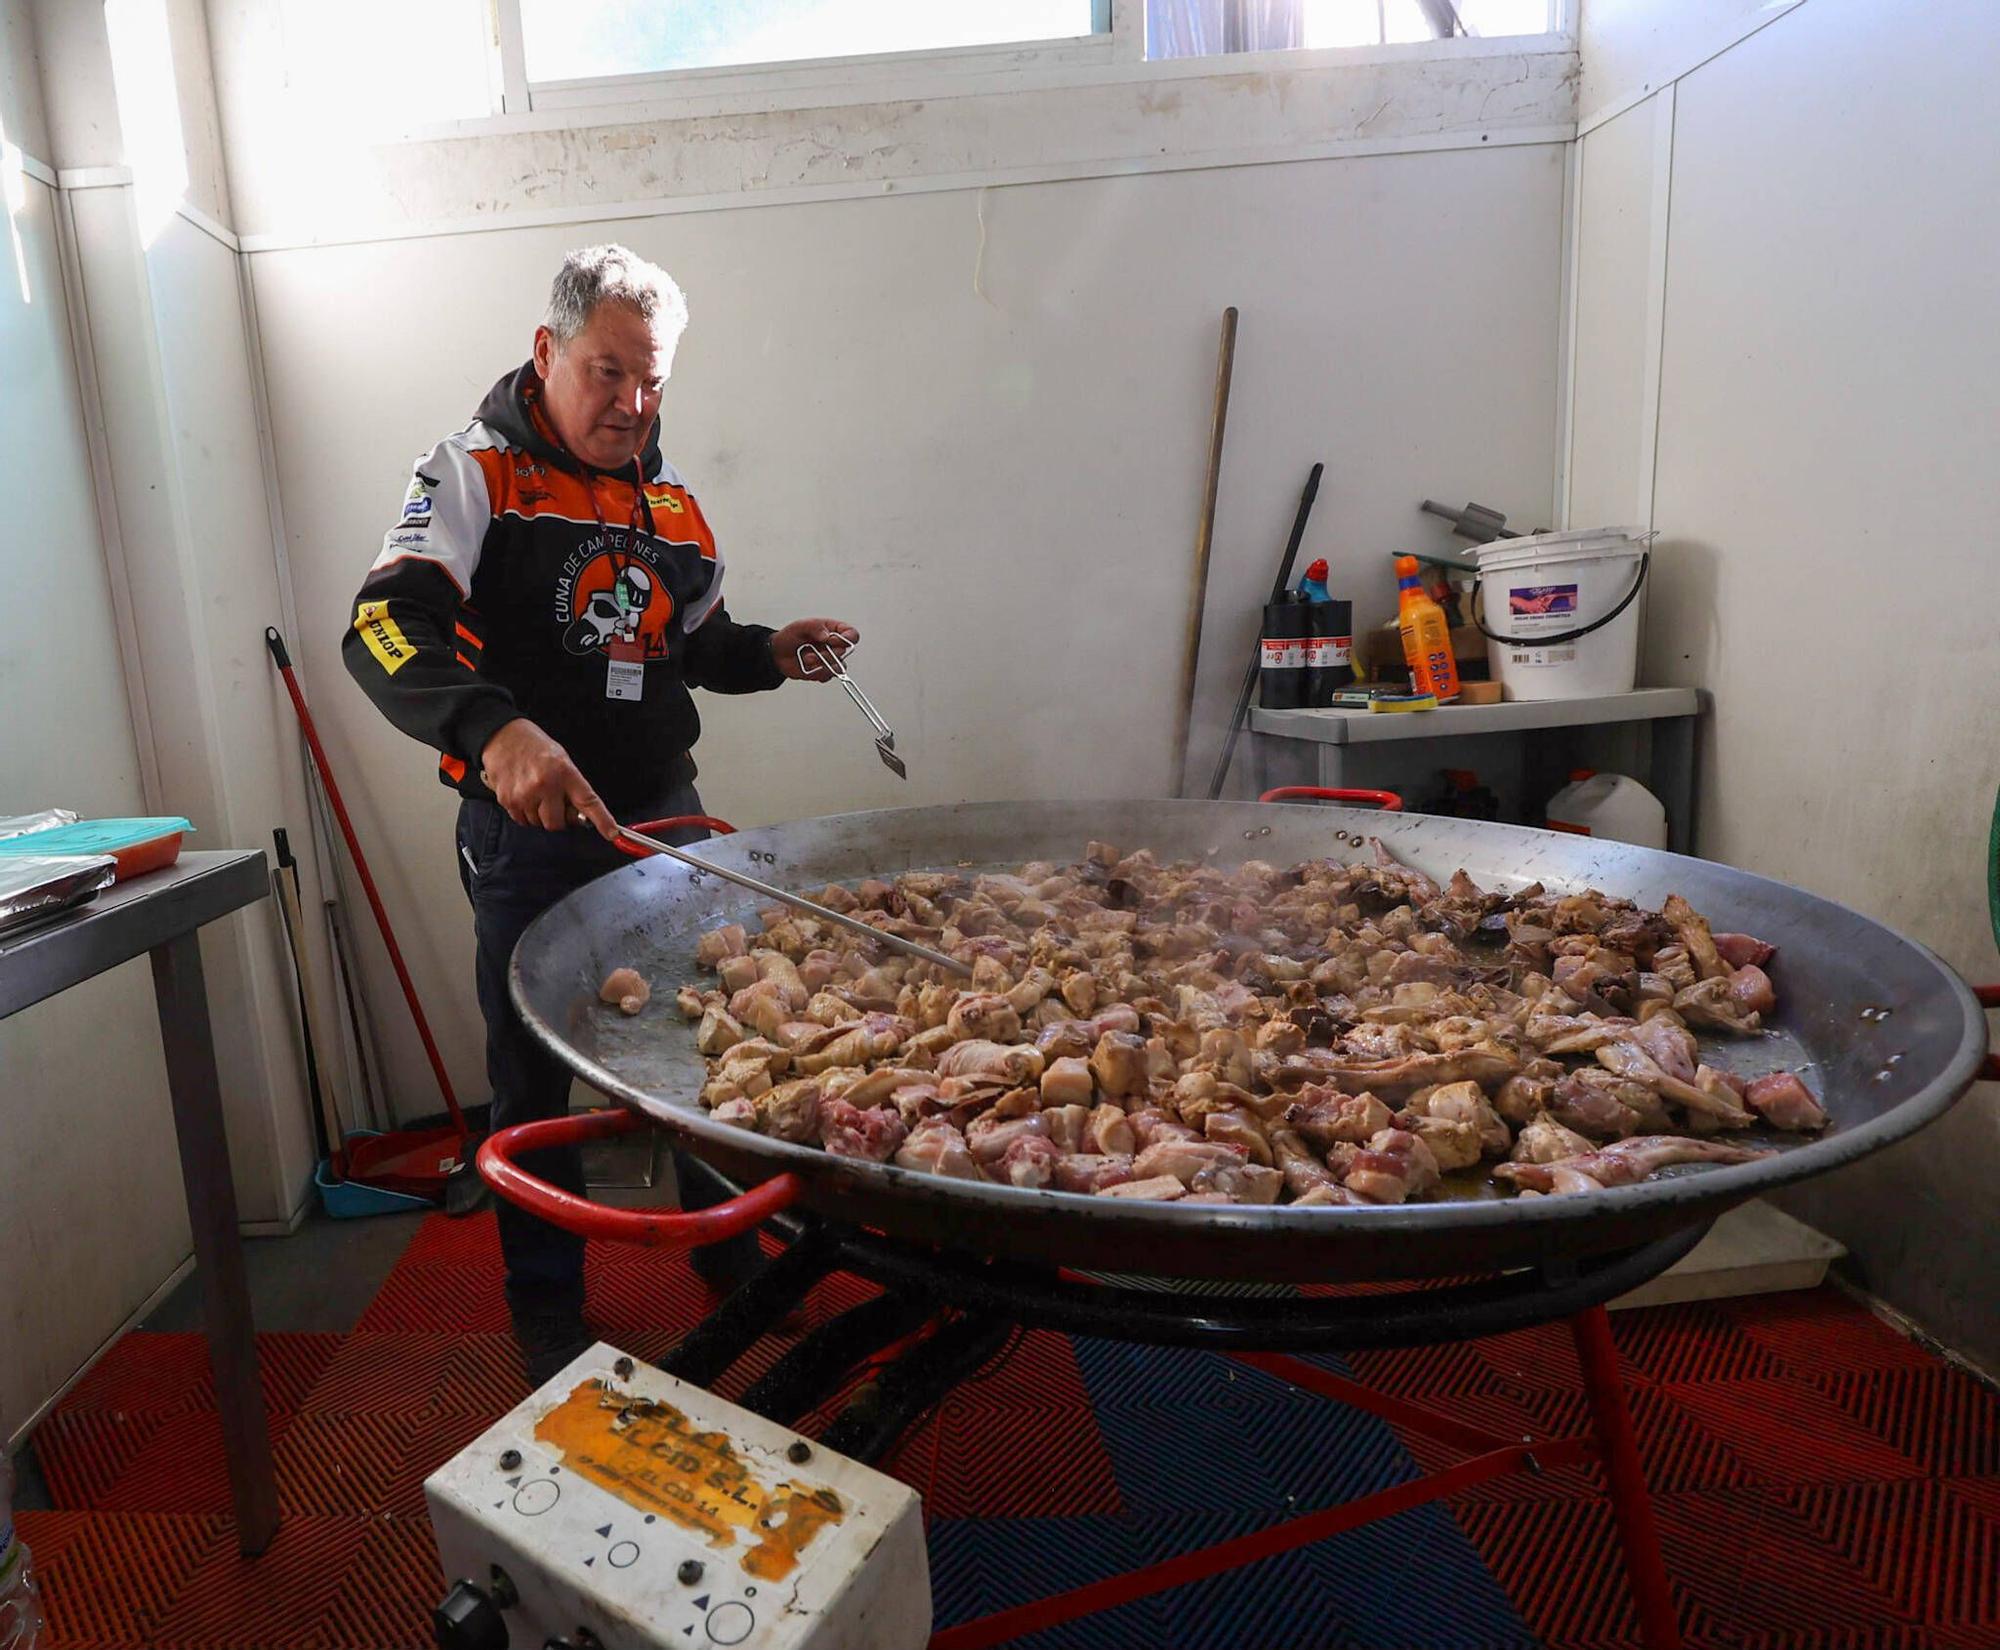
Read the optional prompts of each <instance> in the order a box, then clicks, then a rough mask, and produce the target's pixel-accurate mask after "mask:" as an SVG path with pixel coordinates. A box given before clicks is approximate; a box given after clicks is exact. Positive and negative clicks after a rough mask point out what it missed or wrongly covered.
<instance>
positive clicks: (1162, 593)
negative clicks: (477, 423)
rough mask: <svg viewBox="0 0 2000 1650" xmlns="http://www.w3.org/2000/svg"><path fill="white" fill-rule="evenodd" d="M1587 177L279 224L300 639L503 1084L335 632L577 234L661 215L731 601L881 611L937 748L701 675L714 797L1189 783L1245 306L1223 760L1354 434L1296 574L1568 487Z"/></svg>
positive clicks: (1520, 160)
mask: <svg viewBox="0 0 2000 1650" xmlns="http://www.w3.org/2000/svg"><path fill="white" fill-rule="evenodd" d="M1561 209H1562V176H1561V159H1560V151H1559V150H1558V149H1557V148H1555V147H1553V146H1544V147H1534V148H1531V147H1517V148H1509V149H1504V150H1492V151H1485V152H1480V151H1457V152H1449V153H1439V154H1429V155H1405V156H1389V157H1378V158H1371V159H1365V160H1341V161H1326V162H1311V163H1301V164H1296V165H1283V166H1261V167H1254V168H1239V169H1226V170H1214V171H1206V172H1186V173H1172V174H1157V175H1152V176H1145V177H1136V178H1122V179H1110V180H1101V181H1095V182H1077V183H1064V184H1049V185H1035V186H1028V187H1022V188H1014V189H998V190H993V191H990V192H988V193H986V194H984V195H983V196H982V195H980V194H978V193H974V192H961V193H953V194H937V195H925V196H911V197H906V198H900V199H898V198H891V199H886V200H868V201H843V202H834V203H826V204H815V205H799V206H783V207H771V208H764V209H757V210H749V211H733V212H714V213H699V214H686V215H680V216H675V217H670V218H655V219H646V220H628V221H624V222H605V223H602V224H594V225H590V226H588V227H586V228H580V229H579V228H571V229H557V228H543V229H520V230H511V231H505V232H499V233H492V234H484V235H465V236H454V237H448V238H441V239H436V240H411V241H397V242H390V243H384V244H379V245H374V246H348V247H335V248H324V249H317V250H310V251H285V252H271V253H260V254H257V255H256V256H254V257H253V259H252V268H253V271H254V277H255V281H256V285H257V299H258V308H259V312H260V315H261V319H262V326H263V334H264V349H265V357H266V363H267V369H268V375H269V379H270V384H271V395H272V408H273V422H274V427H275V431H276V435H277V442H278V450H279V465H280V478H281V484H282V489H283V496H284V499H285V507H286V514H287V521H288V529H289V532H290V535H291V546H290V548H291V556H292V566H293V576H294V579H295V583H296V589H297V594H298V602H299V610H300V618H301V624H302V626H303V627H304V629H305V632H306V634H305V636H304V638H303V652H304V656H305V660H306V663H307V666H308V668H309V670H310V672H311V675H312V678H313V680H314V682H315V683H316V684H317V687H316V698H317V702H318V705H319V707H320V710H321V713H322V715H323V717H324V719H325V722H326V724H327V739H328V745H329V748H330V749H331V751H332V753H333V758H334V760H335V762H336V763H338V764H339V765H340V768H341V772H342V774H343V776H344V778H345V779H346V780H347V782H348V784H349V786H350V789H351V793H352V794H351V800H352V802H353V804H354V808H355V812H356V815H357V817H358V819H359V821H360V825H361V829H362V832H363V835H364V836H365V837H366V839H367V843H368V847H369V850H370V853H371V855H372V856H374V857H376V858H377V860H378V861H379V863H378V865H377V870H378V873H379V874H380V875H381V876H382V877H383V880H384V882H385V884H386V885H387V887H388V890H389V899H390V903H391V905H392V906H393V907H394V908H395V911H396V914H397V919H398V922H399V923H400V924H402V925H403V927H404V928H405V929H406V930H407V932H406V933H405V934H404V942H405V945H406V947H407V948H408V949H410V950H411V951H412V952H413V957H412V961H413V966H414V967H415V968H416V970H417V974H418V978H419V984H420V985H421V986H422V988H423V989H424V992H425V995H426V998H427V1001H428V1002H429V1003H430V1005H431V1009H432V1014H433V1018H434V1020H437V1021H441V1022H443V1024H442V1027H441V1031H442V1035H443V1037H444V1040H445V1042H446V1045H447V1050H448V1053H449V1056H450V1058H451V1061H452V1066H453V1069H454V1071H455V1072H457V1073H459V1074H461V1081H462V1082H463V1083H464V1086H465V1087H466V1088H467V1089H468V1090H476V1091H478V1092H482V1093H483V1084H482V1083H481V1082H480V1081H479V1079H478V1072H479V1058H478V1048H479V1040H478V1032H477V1017H476V1011H475V1009H474V1007H473V1003H472V994H471V975H470V962H469V949H470V940H469V920H468V916H467V913H466V909H465V905H464V900H463V896H462V895H461V893H460V891H459V888H458V886H457V882H456V877H455V875H454V868H453V863H452V854H453V850H452V844H451V835H450V821H451V814H452V809H453V798H452V796H451V794H450V793H449V792H447V791H445V790H444V789H443V788H442V787H440V786H438V785H437V784H436V782H435V779H434V777H433V773H432V761H431V759H430V758H429V757H428V756H427V755H426V753H425V752H424V751H423V750H421V749H420V748H418V747H417V746H416V745H414V744H412V743H411V742H409V741H407V740H405V739H403V738H402V737H401V736H400V735H399V734H397V733H395V732H394V731H393V730H392V729H391V728H390V727H389V726H388V725H387V723H386V722H384V721H383V720H382V719H381V718H380V717H379V716H378V715H377V714H376V713H375V712H374V711H373V709H372V708H371V707H370V706H369V705H368V704H367V702H366V701H365V700H364V699H363V698H362V696H361V694H360V691H359V689H358V688H355V687H353V686H352V685H350V684H349V683H348V681H347V679H346V677H345V674H344V672H343V671H342V670H341V668H340V666H339V664H338V663H337V661H336V657H335V648H336V645H337V643H338V640H339V637H340V633H341V629H342V626H343V625H344V623H345V616H346V612H347V604H348V602H349V601H350V600H351V598H352V596H353V593H354V590H355V588H356V586H357V584H358V583H359V580H360V577H361V574H362V572H363V570H364V569H365V568H366V566H367V564H368V562H369V561H370V559H371V558H372V557H373V555H374V553H375V550H376V547H377V545H378V544H379V542H380V538H381V534H382V532H383V530H384V527H385V526H386V525H387V523H388V521H389V520H390V518H391V517H392V515H393V512H394V510H395V508H396V506H397V503H398V501H399V500H400V498H401V496H402V489H403V486H404V483H405V479H406V477H407V472H408V466H409V463H410V461H411V458H412V457H413V456H414V455H415V454H417V453H418V452H420V451H422V450H423V449H424V448H426V447H428V446H429V445H430V443H431V442H433V441H434V440H436V439H437V437H438V436H439V435H441V434H442V433H444V432H446V431H448V430H451V429H454V428H457V427H458V426H459V425H461V424H462V423H463V422H464V421H465V419H466V417H467V416H468V415H469V413H470V412H471V410H472V407H473V406H474V404H475V403H476V401H477V399H478V397H479V396H480V394H481V393H482V392H483V391H484V389H485V388H486V386H487V385H488V384H490V383H491V382H492V381H493V380H494V379H495V378H497V377H498V376H499V375H500V374H501V373H502V372H504V371H506V370H508V369H509V368H510V367H512V366H513V365H515V364H517V363H518V362H519V361H520V360H521V359H522V358H523V357H524V356H525V354H526V351H527V347H528V343H529V340H530V335H531V331H532V328H533V325H534V322H535V319H536V317H537V313H538V310H539V306H540V302H541V299H542V296H543V294H544V292H545V291H546V287H547V282H548V279H549V277H550V275H551V273H552V272H553V270H554V267H555V264H556V262H557V260H558V259H559V257H560V255H561V253H562V251H563V250H564V249H565V248H566V247H568V246H571V245H575V244H578V243H580V242H583V241H586V240H593V239H600V238H607V237H619V238H623V239H626V240H629V241H630V242H631V243H632V244H633V245H635V246H636V247H638V248H639V249H640V250H641V251H643V252H645V253H647V254H648V255H650V256H652V257H655V258H658V259H660V260H661V261H663V262H664V263H665V264H666V265H667V266H668V267H669V268H670V269H672V270H673V271H674V272H675V273H676V274H677V275H678V276H679V277H680V278H681V280H682V281H683V282H684V284H685V285H686V288H687V291H688V296H689V303H690V305H691V308H692V311H693V323H692V326H691V328H690V330H689V333H688V336H687V339H686V341H685V342H684V344H683V345H682V348H681V352H680V356H679V358H678V360H677V361H676V364H675V371H674V379H673V382H672V384H671V385H670V386H669V389H668V393H667V400H666V406H665V419H666V447H667V450H668V452H669V454H670V455H671V456H672V457H673V458H674V460H675V461H676V462H677V463H678V464H680V465H681V467H682V468H683V469H684V470H685V471H686V473H687V474H688V476H689V477H690V479H691V481H692V483H693V485H694V487H695V489H696V491H697V493H698V494H699V495H700V496H701V498H702V499H703V502H704V505H705V507H706V509H707V510H708V513H709V515H710V517H711V519H712V520H713V521H714V523H715V526H716V529H717V532H718V533H719V535H720V536H721V538H722V541H723V543H724V545H725V547H726V549H727V553H728V556H729V558H730V573H729V579H730V592H731V596H730V599H731V604H732V608H733V610H734V611H736V612H737V613H738V614H739V615H741V616H744V617H754V618H764V619H769V620H772V621H781V620H783V619H785V618H787V617H792V616H796V615H798V614H802V613H827V614H835V615H842V616H846V617H849V618H852V619H853V620H855V621H856V622H857V623H858V624H859V625H860V626H861V628H862V630H863V632H864V634H865V635H866V637H867V642H866V645H865V647H864V650H863V652H862V653H861V655H860V657H859V658H858V659H857V661H856V672H857V675H858V676H859V678H860V680H861V681H862V682H863V684H864V685H865V686H866V687H867V689H868V691H869V693H870V694H871V695H872V696H873V697H874V698H875V699H876V701H877V702H878V703H879V704H880V705H881V707H882V709H883V710H884V712H885V713H886V714H887V715H888V717H889V718H890V720H891V721H892V722H893V723H894V724H895V726H896V729H897V736H898V747H899V749H901V750H903V751H905V752H906V753H907V756H908V760H909V763H910V774H911V778H910V783H909V784H908V785H899V784H898V783H897V781H896V780H895V779H893V778H892V777H890V776H889V775H888V774H887V773H886V772H885V771H884V770H883V769H882V768H881V767H880V766H879V765H878V764H877V762H876V760H875V756H874V753H873V751H872V750H871V748H870V744H869V740H868V738H867V736H866V729H865V727H864V726H863V724H862V722H861V720H860V718H859V717H858V716H857V715H856V714H855V712H854V710H853V708H852V706H850V705H849V704H848V703H847V701H846V700H845V699H844V698H842V697H840V696H839V695H837V694H835V693H833V692H831V691H821V690H817V689H809V688H803V687H799V686H793V687H789V688H787V689H785V690H784V691H782V692H781V693H780V694H778V695H775V696H770V697H758V698H751V699H742V700H728V699H719V698H714V697H707V696H704V699H703V706H702V709H703V715H704V717H705V719H706V723H707V734H706V737H705V739H704V741H703V744H702V746H701V749H700V752H699V756H700V760H701V764H702V768H703V786H704V793H705V795H706V798H707V800H708V801H709V803H710V805H711V807H712V809H713V810H714V811H715V812H717V813H719V814H721V815H722V816H724V817H726V818H733V819H735V820H737V821H738V822H740V823H751V822H757V821H764V820H771V819H783V818H789V817H796V816H800V815H808V814H817V813H827V812H835V811H840V810H844V809H850V808H861V807H874V806H882V805H888V804H894V803H902V802H909V803H923V802H940V801H950V800H956V799H959V798H984V797H1005V796H1060V795H1072V794H1076V795H1118V794H1127V795H1158V794H1162V793H1163V792H1164V791H1165V790H1166V789H1167V788H1168V787H1169V785H1170V783H1171V776H1170V773H1169V767H1170V763H1169V752H1168V741H1169V738H1170V730H1171V727H1172V720H1173V718H1172V712H1171V702H1172V697H1173V693H1174V684H1175V682H1176V680H1177V676H1178V670H1179V649H1180V645H1181V636H1182V628H1183V624H1184V618H1185V613H1186V603H1187V590H1188V574H1189V567H1190V561H1191V546H1192V543H1193V538H1194V526H1195V515H1196V511H1197V509H1198V505H1199V500H1200V494H1201V473H1202V464H1203V461H1204V457H1205V450H1206V440H1207V430H1208V419H1209V408H1210V399H1211V389H1212V385H1213V378H1214V363H1215V343H1216V331H1217V326H1218V323H1219V320H1220V316H1221V311H1222V309H1223V307H1224V306H1225V305H1226V304H1230V303H1234V304H1236V305H1238V306H1239V307H1240V309H1241V311H1242V334H1241V341H1240V343H1239V347H1238V351H1237V359H1236V378H1235V396H1234V401H1233V403H1232V407H1231V412H1230V420H1229V445H1228V452H1227V455H1226V457H1225V460H1224V473H1223V479H1222V489H1221V499H1220V507H1219V518H1218V526H1217V533H1216V548H1215V558H1214V565H1213V568H1212V574H1211V582H1210V598H1209V608H1208V612H1209V624H1208V629H1207V633H1206V638H1205V642H1204V649H1203V662H1202V672H1201V683H1200V693H1199V705H1198V715H1197V738H1196V756H1195V764H1194V765H1195V768H1196V769H1197V770H1198V771H1200V772H1202V773H1204V774H1205V772H1206V766H1207V763H1208V762H1209V761H1210V760H1212V753H1213V751H1214V749H1215V745H1216V741H1217V736H1218V730H1219V724H1220V722H1221V720H1222V719H1223V718H1225V717H1226V716H1227V714H1228V710H1229V707H1230V705H1231V704H1232V703H1233V701H1234V697H1235V688H1236V684H1237V682H1238V680H1239V679H1240V676H1241V672H1242V669H1243V664H1244V661H1245V658H1246V656H1247V649H1248V647H1249V645H1250V641H1251V638H1252V635H1253V631H1254V625H1255V614H1256V611H1257V609H1258V607H1259V606H1260V604H1261V602H1262V600H1263V595H1264V593H1265V591H1266V590H1267V589H1268V586H1269V584H1270V580H1271V575H1272V572H1273V570H1274V568H1275V565H1276V561H1277V556H1278V553H1279V551H1280V549H1281V548H1282V546H1283V543H1284V537H1285V533H1286V531H1287V529H1288V527H1289V525H1290V522H1291V517H1292V512H1293V509H1294V506H1295V504H1296V501H1297V497H1298V491H1299V488H1300V485H1301V484H1302V483H1303V481H1304V479H1305V474H1306V471H1307V469H1308V468H1309V467H1310V466H1311V464H1312V462H1313V461H1314V460H1315V459H1324V460H1325V461H1326V463H1327V476H1326V481H1325V485H1324V486H1323V488H1322V490H1321V493H1320V498H1319V505H1318V511H1317V514H1316V515H1315V518H1314V522H1313V526H1312V530H1311V532H1310V533H1309V534H1308V537H1307V540H1306V544H1305V547H1304V549H1303V550H1302V551H1301V557H1302V558H1303V559H1302V563H1301V565H1303V561H1304V560H1310V559H1311V558H1312V557H1314V556H1316V555H1325V556H1327V557H1329V558H1330V559H1331V560H1332V562H1333V565H1334V569H1335V582H1336V585H1337V586H1339V587H1340V588H1341V589H1342V591H1343V592H1352V593H1353V594H1354V595H1355V597H1356V599H1357V612H1356V618H1357V621H1358V622H1360V621H1378V620H1380V619H1382V618H1383V617H1385V616H1386V615H1387V613H1388V612H1389V609H1390V605H1391V604H1390V600H1389V590H1390V578H1389V574H1388V568H1387V563H1386V561H1385V559H1384V555H1385V552H1387V551H1389V550H1391V549H1394V548H1398V547H1402V546H1405V545H1407V544H1410V543H1413V542H1416V543H1434V542H1439V541H1440V540H1441V538H1442V534H1441V532H1439V531H1438V530H1437V529H1436V527H1435V524H1433V523H1430V522H1429V521H1428V518H1424V517H1421V516H1419V515H1417V514H1416V513H1415V506H1416V503H1417V501H1418V500H1419V499H1421V498H1423V497H1425V496H1431V497H1441V496H1446V495H1450V496H1453V497H1461V496H1463V497H1472V498H1477V499H1480V500H1481V501H1483V502H1488V503H1491V504H1494V505H1496V506H1498V507H1500V508H1503V509H1505V510H1507V511H1508V512H1509V513H1510V514H1514V515H1515V516H1517V518H1518V517H1522V516H1528V515H1535V516H1539V515H1541V514H1542V513H1543V512H1544V511H1545V510H1546V502H1547V499H1548V497H1549V492H1550V487H1551V481H1552V477H1553V473H1554V453H1553V448H1554V437H1555V416H1554V380H1555V364H1556V321H1557V305H1558V286H1559V281H1558V256H1559V225H1560V217H1561ZM982 214H983V217H984V229H983V234H982V227H981V222H980V218H981V215H982ZM982 246H983V253H982ZM1472 246H1476V247H1478V248H1479V256H1478V260H1477V264H1478V267H1477V272H1476V275H1475V274H1474V273H1473V272H1472V271H1470V270H1469V269H1468V264H1467V260H1466V257H1465V248H1467V247H1472ZM372 984H373V988H374V989H373V992H372V1000H373V1001H374V1003H375V1006H376V1009H377V1019H378V1021H379V1022H380V1023H381V1024H382V1025H383V1026H385V1027H386V1028H388V1029H389V1030H390V1031H391V1032H392V1033H393V1035H394V1036H395V1037H396V1038H397V1039H400V1046H399V1047H398V1048H397V1050H396V1054H395V1057H394V1058H392V1060H391V1062H390V1063H391V1065H392V1067H394V1068H395V1075H396V1076H397V1077H398V1078H399V1079H400V1081H401V1084H402V1096H403V1105H404V1107H405V1108H406V1109H409V1108H413V1107H417V1106H421V1105H431V1104H434V1101H431V1100H429V1099H428V1096H427V1086H428V1084H427V1078H426V1076H425V1073H424V1069H423V1066H422V1063H421V1059H420V1057H419V1056H418V1054H417V1052H416V1044H415V1041H414V1038H413V1037H410V1036H409V1035H408V1034H407V1032H406V1031H405V1030H404V1026H405V1023H406V1022H405V1017H404V1015H403V1013H402V1010H401V1007H400V1004H399V1003H397V1002H396V1000H395V998H394V997H393V995H392V993H393V984H392V983H390V982H389V981H388V980H387V977H386V974H385V973H384V972H383V971H381V970H379V969H378V970H377V971H376V974H375V978H374V980H373V982H372Z"/></svg>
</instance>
